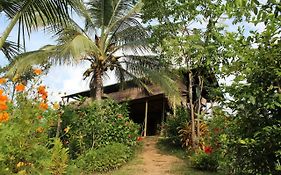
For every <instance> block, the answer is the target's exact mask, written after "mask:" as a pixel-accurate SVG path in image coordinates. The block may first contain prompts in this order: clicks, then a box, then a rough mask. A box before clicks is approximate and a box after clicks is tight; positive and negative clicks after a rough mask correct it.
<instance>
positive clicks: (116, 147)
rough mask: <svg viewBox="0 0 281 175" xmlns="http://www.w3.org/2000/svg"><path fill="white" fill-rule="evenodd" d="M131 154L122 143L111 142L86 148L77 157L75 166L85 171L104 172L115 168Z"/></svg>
mask: <svg viewBox="0 0 281 175" xmlns="http://www.w3.org/2000/svg"><path fill="white" fill-rule="evenodd" d="M131 156H132V150H131V149H130V148H129V147H128V146H127V145H124V144H122V143H111V144H110V145H106V146H104V147H101V148H98V149H91V150H88V151H87V152H86V153H85V154H83V155H81V156H80V157H79V158H78V159H77V166H78V167H79V168H81V169H83V170H86V171H87V172H93V171H98V172H104V171H110V170H113V169H116V168H118V167H120V166H122V165H123V164H124V163H126V162H127V161H128V160H129V158H130V157H131Z"/></svg>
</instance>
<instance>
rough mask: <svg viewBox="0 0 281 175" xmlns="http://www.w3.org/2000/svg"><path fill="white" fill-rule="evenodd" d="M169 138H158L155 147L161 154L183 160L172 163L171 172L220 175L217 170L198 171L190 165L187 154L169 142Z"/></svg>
mask: <svg viewBox="0 0 281 175" xmlns="http://www.w3.org/2000/svg"><path fill="white" fill-rule="evenodd" d="M171 143H172V142H171V140H169V139H160V140H159V141H158V143H157V147H158V149H159V150H160V152H161V153H163V154H170V155H174V156H176V157H178V158H180V159H182V160H183V163H182V164H174V165H172V169H171V173H173V174H175V175H220V173H218V172H208V171H199V170H196V169H194V168H192V167H191V164H190V162H189V158H188V156H189V154H188V152H187V151H186V150H184V149H183V148H182V147H181V146H180V145H175V144H171Z"/></svg>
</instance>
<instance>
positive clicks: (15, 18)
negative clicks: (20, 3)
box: [0, 12, 21, 49]
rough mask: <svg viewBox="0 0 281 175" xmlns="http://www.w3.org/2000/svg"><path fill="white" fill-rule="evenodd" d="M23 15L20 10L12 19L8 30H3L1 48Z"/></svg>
mask: <svg viewBox="0 0 281 175" xmlns="http://www.w3.org/2000/svg"><path fill="white" fill-rule="evenodd" d="M20 16H21V13H20V12H18V13H17V14H16V15H15V16H14V17H13V19H12V21H11V22H10V24H9V25H8V26H7V28H6V30H5V31H4V32H3V34H2V36H1V37H0V49H2V47H3V45H4V43H5V41H6V39H7V38H8V36H9V35H10V33H11V31H12V30H13V28H14V27H15V25H16V24H17V22H18V20H19V18H20Z"/></svg>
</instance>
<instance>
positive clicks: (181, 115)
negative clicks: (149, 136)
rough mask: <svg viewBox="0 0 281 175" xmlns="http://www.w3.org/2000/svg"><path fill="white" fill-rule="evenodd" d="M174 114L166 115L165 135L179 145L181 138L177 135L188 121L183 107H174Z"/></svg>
mask: <svg viewBox="0 0 281 175" xmlns="http://www.w3.org/2000/svg"><path fill="white" fill-rule="evenodd" d="M175 112H176V114H175V115H171V114H170V115H168V117H167V121H166V123H165V125H164V130H165V131H164V132H165V136H166V137H168V138H169V140H171V143H173V144H174V145H176V146H181V145H182V143H181V138H180V136H179V131H180V129H181V128H182V127H183V126H184V125H185V124H186V123H188V121H189V115H188V113H187V111H186V109H185V107H178V108H176V111H175Z"/></svg>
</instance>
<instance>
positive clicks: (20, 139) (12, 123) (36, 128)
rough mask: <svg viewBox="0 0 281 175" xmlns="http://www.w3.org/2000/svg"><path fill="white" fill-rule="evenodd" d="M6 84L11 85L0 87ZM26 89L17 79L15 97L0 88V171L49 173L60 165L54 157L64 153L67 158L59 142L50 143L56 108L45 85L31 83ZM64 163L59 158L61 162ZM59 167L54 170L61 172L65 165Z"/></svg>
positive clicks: (7, 173) (61, 155)
mask: <svg viewBox="0 0 281 175" xmlns="http://www.w3.org/2000/svg"><path fill="white" fill-rule="evenodd" d="M2 80H3V78H1V81H2ZM2 83H3V81H2ZM13 84H14V82H13ZM7 86H8V88H7V89H12V88H9V85H8V84H5V86H3V87H2V88H4V87H7ZM25 89H26V87H25V85H23V84H22V83H16V88H15V93H14V94H15V96H14V97H15V98H14V99H11V100H10V99H9V97H8V96H7V95H5V94H6V92H4V90H3V89H0V143H1V144H0V174H5V175H9V174H52V173H53V172H54V169H56V170H57V168H58V167H59V166H58V164H57V163H56V162H55V160H62V159H61V158H62V157H63V156H64V160H67V152H66V150H65V149H63V148H62V147H60V146H59V145H60V142H59V141H57V142H55V143H54V144H53V143H52V142H51V141H50V140H51V139H50V138H49V137H48V129H49V127H50V125H53V124H54V123H55V120H56V119H57V111H55V110H52V109H51V108H50V107H49V106H48V104H47V92H46V91H45V87H44V86H42V85H41V86H37V85H36V84H31V88H30V89H28V90H25ZM54 148H56V149H54ZM56 152H59V153H64V154H56ZM66 164H67V162H66V161H60V165H61V166H64V167H65V166H66ZM59 169H60V171H59V172H57V171H56V174H57V175H60V174H63V173H64V169H65V168H62V167H59Z"/></svg>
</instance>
